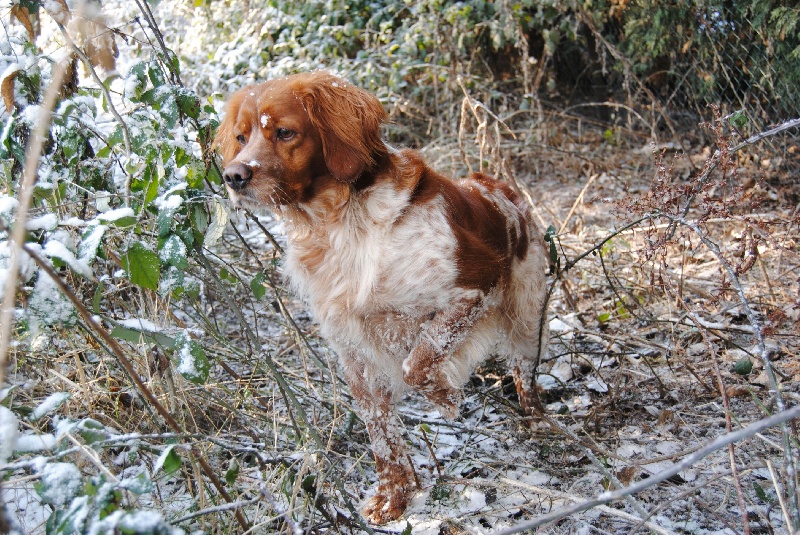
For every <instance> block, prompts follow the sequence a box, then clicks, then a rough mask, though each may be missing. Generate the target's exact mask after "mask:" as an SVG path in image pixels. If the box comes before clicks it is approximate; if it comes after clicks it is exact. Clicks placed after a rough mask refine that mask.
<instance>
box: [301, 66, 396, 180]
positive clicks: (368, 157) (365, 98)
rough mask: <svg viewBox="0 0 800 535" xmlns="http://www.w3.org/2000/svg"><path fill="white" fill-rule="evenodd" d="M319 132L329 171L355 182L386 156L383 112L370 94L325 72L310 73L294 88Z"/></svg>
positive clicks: (379, 104)
mask: <svg viewBox="0 0 800 535" xmlns="http://www.w3.org/2000/svg"><path fill="white" fill-rule="evenodd" d="M295 94H296V95H297V96H298V97H299V98H300V100H301V101H302V102H303V106H304V107H305V110H306V113H307V114H308V117H309V120H310V121H311V124H312V125H313V126H314V127H315V128H316V129H317V131H318V132H319V135H320V138H321V140H322V151H323V153H324V156H325V164H326V165H327V167H328V170H329V171H330V172H331V174H332V175H333V176H334V178H336V179H337V180H341V181H342V182H355V181H356V180H357V179H358V178H359V177H360V176H361V174H362V173H364V172H365V171H368V170H370V169H372V168H373V167H374V165H375V163H376V162H377V160H378V159H380V158H381V157H382V156H383V155H385V154H386V153H387V148H386V145H385V144H384V143H383V140H382V139H381V131H380V127H381V123H383V121H384V120H385V119H386V111H385V110H384V109H383V106H382V105H381V103H380V101H379V100H378V99H377V98H376V97H375V96H374V95H372V94H370V93H368V92H366V91H364V90H363V89H360V88H358V87H356V86H354V85H352V84H350V83H349V82H346V81H344V80H342V79H341V78H337V77H336V76H333V75H331V74H328V73H325V72H315V73H311V74H310V75H309V76H308V78H306V79H305V80H304V81H303V83H301V84H299V85H298V86H297V87H296V88H295Z"/></svg>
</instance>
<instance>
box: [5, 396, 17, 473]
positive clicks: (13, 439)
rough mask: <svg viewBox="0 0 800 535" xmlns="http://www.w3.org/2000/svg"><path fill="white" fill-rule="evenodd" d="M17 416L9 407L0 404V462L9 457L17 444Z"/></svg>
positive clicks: (6, 460)
mask: <svg viewBox="0 0 800 535" xmlns="http://www.w3.org/2000/svg"><path fill="white" fill-rule="evenodd" d="M18 425H19V422H18V421H17V417H16V416H15V415H14V413H13V412H11V411H10V410H9V409H7V408H5V407H3V406H2V405H0V437H3V440H0V464H5V463H7V462H8V460H9V459H10V458H11V454H12V453H13V452H14V448H15V447H16V445H17V427H18Z"/></svg>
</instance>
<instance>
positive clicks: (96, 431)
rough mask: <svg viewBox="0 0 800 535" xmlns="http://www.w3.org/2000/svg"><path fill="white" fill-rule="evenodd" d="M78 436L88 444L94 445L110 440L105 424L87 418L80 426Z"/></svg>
mask: <svg viewBox="0 0 800 535" xmlns="http://www.w3.org/2000/svg"><path fill="white" fill-rule="evenodd" d="M77 429H78V434H79V435H80V436H81V438H82V439H83V440H84V441H85V442H86V443H87V444H94V443H95V442H100V441H101V440H106V439H107V438H108V431H106V428H105V426H104V425H103V424H101V423H100V422H98V421H97V420H92V419H91V418H85V419H84V420H82V421H81V422H80V423H79V424H78V426H77Z"/></svg>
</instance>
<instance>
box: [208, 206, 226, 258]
mask: <svg viewBox="0 0 800 535" xmlns="http://www.w3.org/2000/svg"><path fill="white" fill-rule="evenodd" d="M227 224H228V209H227V208H226V207H225V205H224V204H223V203H222V202H221V201H220V200H219V198H218V197H214V200H213V201H212V203H211V223H210V224H209V225H208V230H206V238H205V241H204V243H205V245H206V246H207V247H210V246H212V245H214V244H215V243H217V240H219V239H220V238H221V237H222V233H223V232H224V231H225V225H227Z"/></svg>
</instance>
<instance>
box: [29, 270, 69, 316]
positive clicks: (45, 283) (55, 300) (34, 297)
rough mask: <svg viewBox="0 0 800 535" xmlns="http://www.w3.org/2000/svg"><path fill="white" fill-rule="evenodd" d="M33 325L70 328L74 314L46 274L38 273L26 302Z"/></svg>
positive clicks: (54, 283) (67, 300)
mask: <svg viewBox="0 0 800 535" xmlns="http://www.w3.org/2000/svg"><path fill="white" fill-rule="evenodd" d="M28 305H29V307H30V312H31V315H32V316H33V320H34V323H36V324H38V325H61V326H70V325H72V324H73V323H75V319H76V313H75V308H74V307H73V306H72V303H70V302H69V299H67V298H66V297H65V296H64V294H63V293H61V289H60V288H59V287H58V285H57V284H56V282H55V281H54V280H53V279H51V278H50V276H49V275H47V273H44V272H43V271H41V272H39V276H38V277H37V279H36V284H35V285H34V287H33V292H32V293H31V297H30V299H29V301H28Z"/></svg>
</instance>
